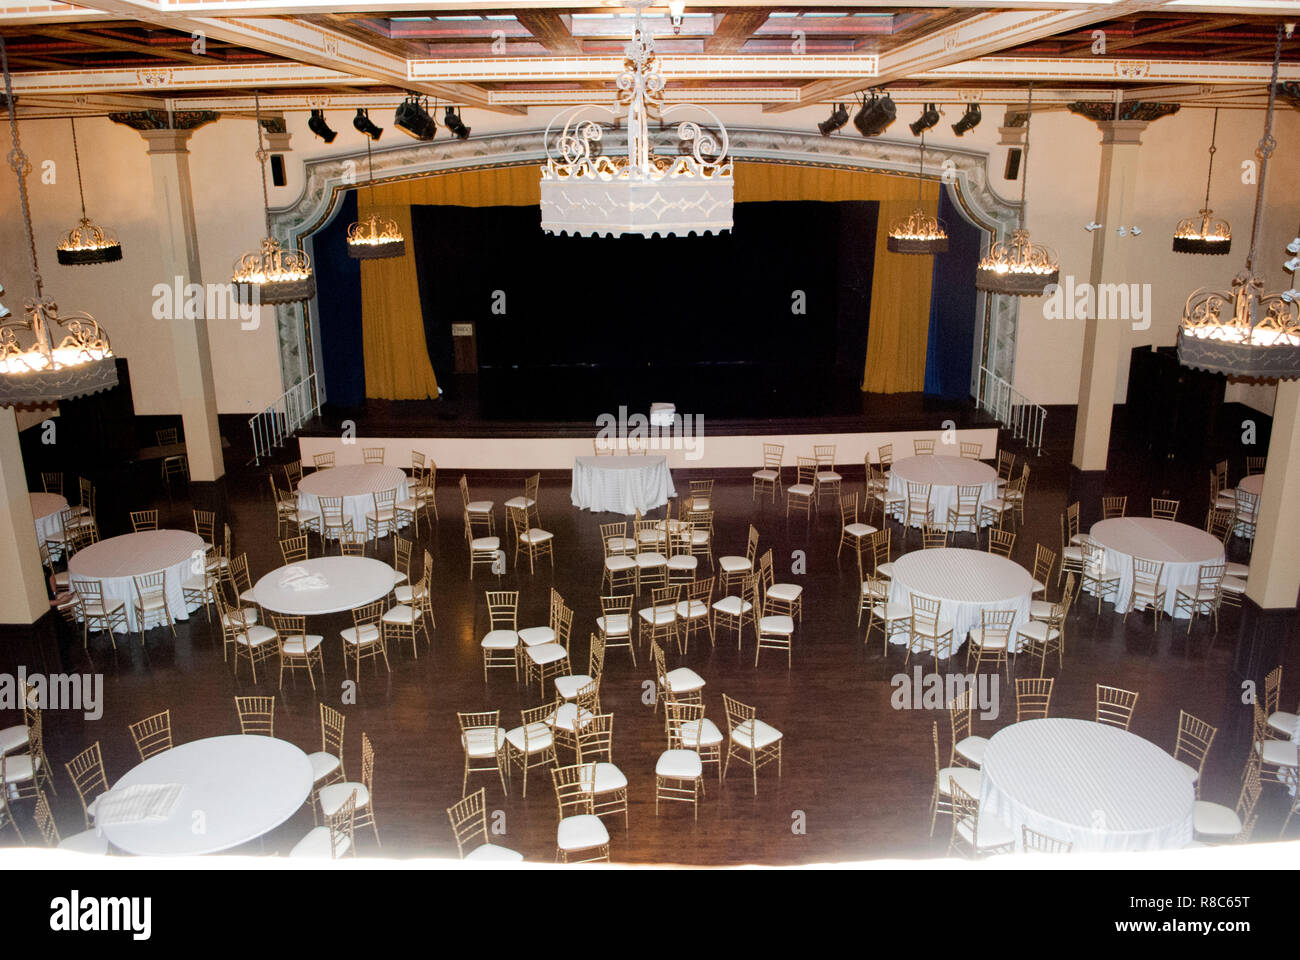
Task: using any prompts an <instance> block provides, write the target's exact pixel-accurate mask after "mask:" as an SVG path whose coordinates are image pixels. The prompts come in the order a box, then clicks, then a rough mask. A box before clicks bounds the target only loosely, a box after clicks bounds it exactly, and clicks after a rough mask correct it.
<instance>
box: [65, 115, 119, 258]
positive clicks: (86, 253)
mask: <svg viewBox="0 0 1300 960" xmlns="http://www.w3.org/2000/svg"><path fill="white" fill-rule="evenodd" d="M68 119H69V122H70V123H71V124H72V157H73V159H74V160H75V161H76V164H77V194H78V195H79V196H80V197H81V222H80V223H78V224H77V225H76V226H75V227H73V228H72V229H71V230H69V231H68V232H67V233H65V234H64V235H63V236H62V237H61V238H60V239H59V246H58V249H57V250H56V251H55V253H56V255H57V257H58V260H59V263H62V264H65V265H68V266H79V265H82V264H90V263H114V262H116V261H118V260H121V259H122V245H121V244H120V243H118V242H117V237H116V236H115V235H114V234H113V231H111V230H105V229H104V228H102V227H98V226H96V225H95V224H94V223H92V222H91V220H90V218H89V217H87V216H86V190H85V188H84V187H83V186H82V185H81V151H80V150H79V149H78V148H77V121H76V119H74V118H71V117H69V118H68Z"/></svg>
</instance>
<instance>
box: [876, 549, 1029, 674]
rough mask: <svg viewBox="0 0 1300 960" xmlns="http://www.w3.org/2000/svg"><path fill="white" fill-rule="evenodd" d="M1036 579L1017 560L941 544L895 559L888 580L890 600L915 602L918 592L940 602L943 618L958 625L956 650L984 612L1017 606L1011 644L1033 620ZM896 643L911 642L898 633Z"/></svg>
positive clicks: (955, 630)
mask: <svg viewBox="0 0 1300 960" xmlns="http://www.w3.org/2000/svg"><path fill="white" fill-rule="evenodd" d="M1033 591H1034V578H1033V577H1031V576H1030V575H1029V571H1028V570H1026V569H1025V568H1024V567H1022V566H1021V565H1020V564H1018V563H1016V562H1015V561H1012V560H1008V559H1007V558H1006V557H999V556H997V555H996V554H992V553H986V552H984V551H983V550H966V549H964V548H961V547H938V548H935V549H932V550H913V551H912V552H911V553H905V554H903V555H902V556H901V557H899V558H898V559H897V560H895V561H894V575H893V577H892V578H891V579H890V581H889V599H890V600H892V601H894V602H895V603H903V604H907V605H908V606H909V607H910V606H911V599H912V594H914V593H919V594H921V595H922V596H924V597H929V598H930V599H932V600H938V601H940V603H941V606H940V607H939V619H941V620H949V621H951V622H952V624H953V631H952V649H953V651H954V652H956V650H957V648H958V647H960V646H961V644H962V641H963V640H964V639H965V638H966V634H968V633H970V631H971V630H972V629H973V628H975V627H978V626H979V625H980V613H981V612H982V611H984V610H1014V611H1015V612H1016V616H1015V620H1013V621H1012V624H1011V637H1012V642H1013V643H1014V642H1015V637H1016V630H1017V629H1019V627H1020V626H1021V625H1022V624H1023V623H1024V622H1025V621H1027V620H1028V619H1029V605H1030V601H1031V600H1032V599H1033ZM893 642H894V643H899V644H903V643H907V636H906V635H905V634H904V635H898V634H895V636H894V638H893Z"/></svg>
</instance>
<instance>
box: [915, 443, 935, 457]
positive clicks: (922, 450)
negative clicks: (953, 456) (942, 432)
mask: <svg viewBox="0 0 1300 960" xmlns="http://www.w3.org/2000/svg"><path fill="white" fill-rule="evenodd" d="M912 453H913V454H915V455H916V456H918V457H929V456H933V455H934V439H933V438H931V439H928V440H927V439H921V438H913V440H912Z"/></svg>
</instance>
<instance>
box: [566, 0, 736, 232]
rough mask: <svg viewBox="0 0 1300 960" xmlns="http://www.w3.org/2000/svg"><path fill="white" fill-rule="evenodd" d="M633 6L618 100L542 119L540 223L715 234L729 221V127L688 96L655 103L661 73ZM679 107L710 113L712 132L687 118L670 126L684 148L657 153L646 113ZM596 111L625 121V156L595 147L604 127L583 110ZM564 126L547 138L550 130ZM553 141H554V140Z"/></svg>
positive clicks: (665, 113) (662, 114) (639, 5)
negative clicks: (613, 104) (543, 148)
mask: <svg viewBox="0 0 1300 960" xmlns="http://www.w3.org/2000/svg"><path fill="white" fill-rule="evenodd" d="M630 6H632V7H634V8H635V10H636V21H635V24H634V26H633V33H632V41H631V43H629V44H628V45H627V47H626V48H624V58H625V59H624V70H623V73H621V74H620V75H619V77H618V100H619V106H620V108H623V113H622V115H621V116H620V113H619V110H618V109H611V108H609V107H602V106H598V105H593V104H582V105H580V106H576V107H570V108H569V109H567V110H563V111H561V112H560V113H559V114H557V115H556V117H555V119H553V120H552V121H551V123H550V124H549V125H548V126H547V128H546V141H545V143H546V150H547V157H546V164H545V166H543V167H542V183H541V188H542V203H541V207H542V229H543V230H545V231H546V232H547V233H554V234H575V235H580V236H593V235H600V236H615V237H618V236H622V235H623V234H628V233H636V234H640V235H642V236H645V237H651V236H655V235H660V236H665V237H666V236H674V235H675V236H686V235H688V234H692V233H694V234H705V233H720V232H721V231H723V230H730V229H731V227H732V219H731V213H732V200H733V193H734V186H735V181H734V180H733V178H732V163H731V158H730V157H729V156H728V155H727V150H728V141H727V130H726V128H725V127H724V126H723V125H722V121H720V120H719V119H718V118H717V116H716V115H715V114H714V113H713V112H712V111H711V110H708V109H706V108H704V107H700V106H698V105H696V104H688V103H682V104H676V105H674V106H670V107H665V106H663V91H664V77H663V74H662V73H661V72H660V69H659V61H658V60H657V59H656V57H655V52H654V38H653V37H650V36H648V35H647V34H646V33H644V32H643V29H642V25H641V10H642V9H643V8H644V7H646V6H649V3H647V2H635V3H632V4H630ZM682 110H698V111H700V112H702V113H705V114H708V116H709V117H710V118H711V119H712V121H713V125H714V126H715V127H716V128H717V130H718V132H717V134H714V133H712V132H710V131H708V130H706V129H703V128H701V126H700V124H699V123H697V122H695V121H693V120H686V121H683V122H682V123H681V124H680V126H679V127H678V131H677V132H678V137H679V138H680V140H681V144H682V152H681V153H680V154H679V155H677V156H656V155H655V153H654V150H653V148H652V146H651V143H650V132H649V120H650V114H651V112H652V111H653V112H655V113H656V114H657V118H658V119H659V120H660V121H663V120H665V119H666V118H668V117H669V116H670V115H672V114H674V113H677V112H679V111H682ZM597 111H599V112H602V113H604V114H607V115H608V116H609V117H611V118H613V119H615V120H621V119H624V118H625V119H626V121H627V156H625V157H610V156H606V155H604V154H598V155H593V149H596V150H598V149H599V144H600V140H601V136H602V133H603V128H602V126H601V123H600V121H598V120H596V119H592V118H591V117H590V114H591V113H593V112H597ZM561 121H562V122H563V128H562V130H561V131H560V133H559V134H558V136H557V137H556V138H555V140H554V142H552V139H551V130H552V129H553V128H555V126H556V125H557V124H558V123H560V122H561ZM552 148H554V149H552Z"/></svg>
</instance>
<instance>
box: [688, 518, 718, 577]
mask: <svg viewBox="0 0 1300 960" xmlns="http://www.w3.org/2000/svg"><path fill="white" fill-rule="evenodd" d="M684 519H685V521H686V522H687V523H689V524H690V525H691V554H692V555H693V556H696V557H704V558H705V559H707V560H708V561H709V569H710V570H712V569H713V511H712V510H711V509H710V510H690V511H688V512H687V514H686V516H685V517H684Z"/></svg>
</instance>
